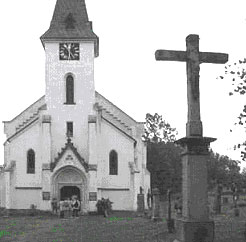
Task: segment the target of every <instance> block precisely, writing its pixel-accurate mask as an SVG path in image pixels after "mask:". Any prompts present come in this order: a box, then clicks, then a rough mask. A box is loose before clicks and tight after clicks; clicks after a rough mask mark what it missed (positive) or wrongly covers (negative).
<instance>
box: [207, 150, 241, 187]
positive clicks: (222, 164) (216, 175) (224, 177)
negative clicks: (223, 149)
mask: <svg viewBox="0 0 246 242" xmlns="http://www.w3.org/2000/svg"><path fill="white" fill-rule="evenodd" d="M207 164H208V182H209V189H212V188H214V186H215V185H216V184H218V183H220V184H223V185H224V186H227V187H231V186H232V184H236V185H237V186H238V187H241V186H242V185H243V183H242V176H241V174H240V166H239V164H240V162H239V161H235V160H232V159H230V158H229V157H228V156H224V155H219V154H218V153H214V152H213V151H210V156H209V159H208V163H207Z"/></svg>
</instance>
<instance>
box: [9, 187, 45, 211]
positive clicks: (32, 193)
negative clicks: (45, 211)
mask: <svg viewBox="0 0 246 242" xmlns="http://www.w3.org/2000/svg"><path fill="white" fill-rule="evenodd" d="M15 200H16V204H15V205H16V206H15V207H12V208H14V209H30V206H31V204H34V205H35V206H37V209H40V202H41V201H42V190H22V189H17V190H16V191H15Z"/></svg>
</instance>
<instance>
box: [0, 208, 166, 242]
mask: <svg viewBox="0 0 246 242" xmlns="http://www.w3.org/2000/svg"><path fill="white" fill-rule="evenodd" d="M1 231H2V232H1ZM166 231H167V230H166V223H165V222H164V221H160V222H153V221H151V220H149V219H146V218H143V217H139V216H136V214H135V213H124V212H118V213H114V214H111V215H110V216H109V217H108V218H104V217H103V216H98V215H94V216H82V217H80V218H78V219H66V220H65V219H60V218H58V217H55V216H47V215H46V216H41V217H40V216H37V217H30V216H22V217H8V218H2V219H1V221H0V241H4V242H7V241H11V242H17V241H18V242H32V241H35V242H87V241H88V242H106V241H112V242H121V241H122V242H124V241H126V242H131V241H134V242H135V241H136V242H138V241H141V242H142V241H149V242H155V241H156V242H157V241H159V242H161V241H166V238H167V232H166Z"/></svg>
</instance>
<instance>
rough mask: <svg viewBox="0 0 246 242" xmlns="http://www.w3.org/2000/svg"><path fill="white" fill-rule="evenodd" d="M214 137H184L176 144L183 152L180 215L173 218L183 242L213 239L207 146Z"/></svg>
mask: <svg viewBox="0 0 246 242" xmlns="http://www.w3.org/2000/svg"><path fill="white" fill-rule="evenodd" d="M213 141H215V139H214V138H208V137H185V138H182V139H180V140H178V141H176V143H177V144H179V145H181V146H182V147H183V148H184V152H183V153H182V169H183V170H182V176H183V177H182V197H183V199H182V200H183V204H182V217H181V218H180V219H178V220H176V229H177V239H179V241H182V242H192V241H194V242H195V241H202V242H212V241H213V239H214V222H213V221H212V220H209V208H208V197H207V158H208V155H209V152H208V148H209V144H210V143H211V142H213Z"/></svg>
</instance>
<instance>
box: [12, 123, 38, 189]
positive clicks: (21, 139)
mask: <svg viewBox="0 0 246 242" xmlns="http://www.w3.org/2000/svg"><path fill="white" fill-rule="evenodd" d="M39 144H40V143H39V123H38V122H36V123H35V124H33V125H32V126H30V127H29V128H28V129H26V130H25V132H23V133H22V134H21V135H19V136H17V137H16V138H14V139H13V140H12V141H11V142H10V144H9V148H10V154H9V161H11V160H13V161H16V168H15V169H16V170H15V172H16V184H13V185H15V186H18V187H19V186H24V187H27V186H32V187H34V186H39V187H40V186H41V171H42V164H41V162H40V145H39ZM29 149H33V150H34V151H35V174H27V151H28V150H29Z"/></svg>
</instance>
